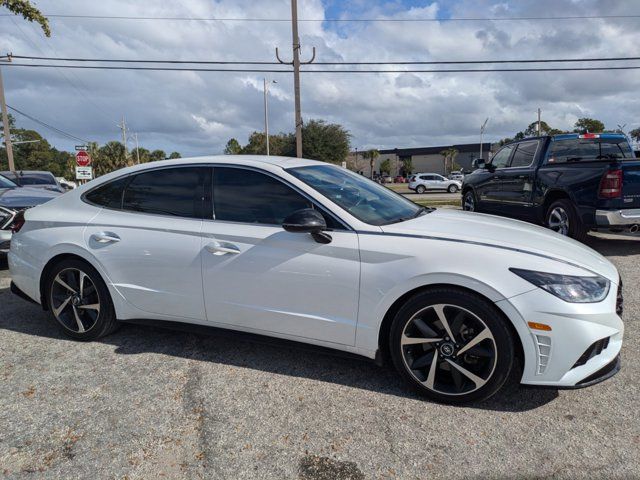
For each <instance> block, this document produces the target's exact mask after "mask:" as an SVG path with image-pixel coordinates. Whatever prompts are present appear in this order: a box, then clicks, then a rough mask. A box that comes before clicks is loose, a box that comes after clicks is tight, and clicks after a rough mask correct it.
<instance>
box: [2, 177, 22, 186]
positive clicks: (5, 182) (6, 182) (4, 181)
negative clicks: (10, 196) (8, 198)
mask: <svg viewBox="0 0 640 480" xmlns="http://www.w3.org/2000/svg"><path fill="white" fill-rule="evenodd" d="M17 186H18V185H16V184H15V183H13V182H12V181H11V180H9V179H8V178H7V177H4V176H2V175H0V188H16V187H17Z"/></svg>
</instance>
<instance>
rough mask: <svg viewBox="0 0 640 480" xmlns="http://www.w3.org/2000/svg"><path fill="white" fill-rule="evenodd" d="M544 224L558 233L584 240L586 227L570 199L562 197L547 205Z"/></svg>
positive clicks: (586, 231)
mask: <svg viewBox="0 0 640 480" xmlns="http://www.w3.org/2000/svg"><path fill="white" fill-rule="evenodd" d="M545 225H546V227H547V228H549V229H551V230H553V231H554V232H556V233H559V234H560V235H564V236H566V237H571V238H574V239H576V240H578V241H580V242H584V241H585V240H586V238H587V233H588V231H589V230H588V229H587V228H586V227H585V226H584V224H583V223H582V221H581V220H580V218H579V217H578V213H577V212H576V209H575V208H574V206H573V204H572V203H571V201H570V200H568V199H566V198H563V199H561V200H557V201H555V202H553V203H552V204H551V205H549V208H548V209H547V212H546V214H545Z"/></svg>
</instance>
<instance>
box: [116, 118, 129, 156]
mask: <svg viewBox="0 0 640 480" xmlns="http://www.w3.org/2000/svg"><path fill="white" fill-rule="evenodd" d="M116 125H117V126H118V128H119V129H120V130H122V144H123V145H124V159H125V160H126V159H127V157H128V156H129V152H128V151H127V124H126V123H125V121H124V115H123V116H122V123H116Z"/></svg>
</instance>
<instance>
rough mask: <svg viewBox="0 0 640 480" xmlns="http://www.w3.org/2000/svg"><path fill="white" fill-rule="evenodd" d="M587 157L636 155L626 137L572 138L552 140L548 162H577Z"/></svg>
mask: <svg viewBox="0 0 640 480" xmlns="http://www.w3.org/2000/svg"><path fill="white" fill-rule="evenodd" d="M585 158H591V159H593V158H596V159H625V158H629V159H633V158H634V155H633V151H632V150H631V146H630V145H629V142H627V140H626V139H624V138H571V139H563V140H554V141H553V142H551V147H550V149H549V159H548V160H547V162H548V163H565V162H576V161H579V160H582V159H585Z"/></svg>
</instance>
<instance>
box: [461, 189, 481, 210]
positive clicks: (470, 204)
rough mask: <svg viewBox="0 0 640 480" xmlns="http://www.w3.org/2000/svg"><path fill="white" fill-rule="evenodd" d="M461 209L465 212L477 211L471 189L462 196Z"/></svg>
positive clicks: (476, 204)
mask: <svg viewBox="0 0 640 480" xmlns="http://www.w3.org/2000/svg"><path fill="white" fill-rule="evenodd" d="M462 209H463V210H465V211H467V212H477V211H478V203H477V202H476V196H475V194H474V193H473V190H467V191H466V192H464V195H463V197H462Z"/></svg>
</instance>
